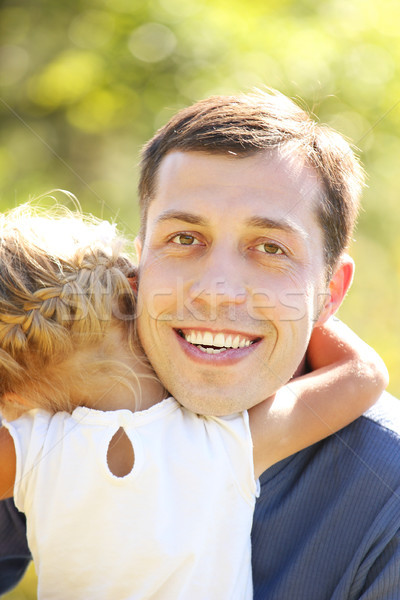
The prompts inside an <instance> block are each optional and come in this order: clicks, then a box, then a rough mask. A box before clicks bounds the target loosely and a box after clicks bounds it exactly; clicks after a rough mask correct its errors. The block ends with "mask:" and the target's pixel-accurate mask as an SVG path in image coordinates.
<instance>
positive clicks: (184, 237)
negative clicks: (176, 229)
mask: <svg viewBox="0 0 400 600" xmlns="http://www.w3.org/2000/svg"><path fill="white" fill-rule="evenodd" d="M171 241H172V242H174V243H175V244H180V245H181V246H192V245H193V244H195V243H196V238H195V237H194V236H193V235H189V234H188V233H179V234H178V235H176V236H175V237H174V238H172V240H171Z"/></svg>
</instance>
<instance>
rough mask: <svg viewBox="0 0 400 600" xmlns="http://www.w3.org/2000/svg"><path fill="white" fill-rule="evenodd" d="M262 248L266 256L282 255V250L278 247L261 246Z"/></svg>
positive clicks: (270, 245)
mask: <svg viewBox="0 0 400 600" xmlns="http://www.w3.org/2000/svg"><path fill="white" fill-rule="evenodd" d="M263 246H264V251H265V252H267V254H282V250H281V249H280V248H279V246H275V244H263Z"/></svg>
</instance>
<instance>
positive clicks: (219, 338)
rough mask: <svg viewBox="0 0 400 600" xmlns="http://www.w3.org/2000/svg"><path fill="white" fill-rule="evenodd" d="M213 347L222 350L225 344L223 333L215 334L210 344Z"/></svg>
mask: <svg viewBox="0 0 400 600" xmlns="http://www.w3.org/2000/svg"><path fill="white" fill-rule="evenodd" d="M212 345H213V346H217V348H224V347H226V345H227V344H226V342H225V336H224V334H223V333H217V335H216V336H215V337H214V341H213V343H212Z"/></svg>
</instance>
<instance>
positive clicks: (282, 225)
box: [246, 216, 306, 237]
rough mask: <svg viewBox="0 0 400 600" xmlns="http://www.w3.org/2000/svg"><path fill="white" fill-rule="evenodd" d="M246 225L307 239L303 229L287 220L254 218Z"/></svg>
mask: <svg viewBox="0 0 400 600" xmlns="http://www.w3.org/2000/svg"><path fill="white" fill-rule="evenodd" d="M246 225H247V226H248V227H254V228H256V229H280V230H282V231H286V232H288V233H292V234H295V235H299V236H301V237H306V235H305V232H304V230H303V229H302V228H301V227H299V226H298V225H296V224H295V223H292V222H290V221H288V220H286V219H270V218H268V217H258V216H254V217H251V218H250V219H248V220H247V222H246Z"/></svg>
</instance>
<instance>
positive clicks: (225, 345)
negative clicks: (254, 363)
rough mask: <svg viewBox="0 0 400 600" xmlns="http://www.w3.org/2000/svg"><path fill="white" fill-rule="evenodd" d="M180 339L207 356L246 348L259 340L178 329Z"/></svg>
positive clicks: (235, 334) (238, 334)
mask: <svg viewBox="0 0 400 600" xmlns="http://www.w3.org/2000/svg"><path fill="white" fill-rule="evenodd" d="M178 333H179V335H180V336H181V337H184V338H185V340H186V341H187V342H189V344H192V345H194V346H197V347H198V348H199V349H200V350H202V351H203V352H207V353H208V354H218V353H220V352H224V351H226V350H228V349H230V348H234V349H236V348H247V347H248V346H250V345H252V344H254V343H255V342H257V341H259V340H260V338H254V337H249V336H246V335H243V334H242V333H235V332H233V333H226V332H223V331H218V332H217V331H204V330H199V329H185V330H182V329H178Z"/></svg>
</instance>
